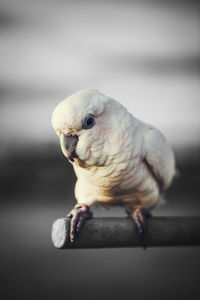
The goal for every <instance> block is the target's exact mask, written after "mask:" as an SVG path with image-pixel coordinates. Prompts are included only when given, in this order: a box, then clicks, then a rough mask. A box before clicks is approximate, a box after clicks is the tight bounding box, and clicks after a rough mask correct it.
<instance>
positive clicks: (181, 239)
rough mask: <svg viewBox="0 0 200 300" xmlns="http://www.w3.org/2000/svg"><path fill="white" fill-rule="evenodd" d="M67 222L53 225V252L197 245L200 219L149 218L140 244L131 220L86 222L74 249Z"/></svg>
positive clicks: (199, 239)
mask: <svg viewBox="0 0 200 300" xmlns="http://www.w3.org/2000/svg"><path fill="white" fill-rule="evenodd" d="M69 231H70V219H69V218H60V219H58V220H56V221H55V222H54V223H53V226H52V241H53V244H54V246H55V247H56V248H59V249H66V248H69V249H70V248H104V247H110V248H113V247H144V243H145V246H146V247H166V246H198V245H200V217H151V218H149V219H148V220H147V233H146V236H145V240H144V241H142V240H141V238H140V236H139V234H138V232H137V229H136V226H135V224H134V222H133V220H131V219H128V218H93V219H91V220H88V221H86V223H85V224H84V225H83V228H82V229H81V232H80V234H79V236H78V239H77V240H76V241H75V243H74V244H73V245H71V244H70V240H69Z"/></svg>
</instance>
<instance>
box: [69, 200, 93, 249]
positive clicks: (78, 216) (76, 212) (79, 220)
mask: <svg viewBox="0 0 200 300" xmlns="http://www.w3.org/2000/svg"><path fill="white" fill-rule="evenodd" d="M67 217H68V218H71V228H70V241H71V243H72V244H73V243H74V242H75V240H76V239H77V236H78V234H79V232H80V229H81V227H82V225H83V224H84V223H85V221H86V220H88V219H91V218H92V212H91V211H90V209H89V206H88V205H87V204H83V203H78V204H76V205H75V206H74V208H73V209H72V210H71V211H70V213H69V214H68V215H67Z"/></svg>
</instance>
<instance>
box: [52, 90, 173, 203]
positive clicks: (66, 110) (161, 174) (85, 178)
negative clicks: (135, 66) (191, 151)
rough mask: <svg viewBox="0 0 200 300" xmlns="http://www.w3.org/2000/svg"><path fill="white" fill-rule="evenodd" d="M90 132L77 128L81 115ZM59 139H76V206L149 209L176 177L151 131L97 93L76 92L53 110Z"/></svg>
mask: <svg viewBox="0 0 200 300" xmlns="http://www.w3.org/2000/svg"><path fill="white" fill-rule="evenodd" d="M88 113H89V114H93V115H94V116H95V120H96V124H95V126H94V127H92V128H90V129H88V130H84V129H82V120H83V118H84V116H85V115H86V114H88ZM52 123H53V127H54V129H55V131H56V132H57V134H58V135H60V133H64V134H66V135H71V134H72V135H77V136H78V144H77V147H76V153H77V154H78V157H79V158H77V159H75V162H74V163H73V167H74V170H75V173H76V176H77V183H76V187H75V196H76V199H77V201H78V202H79V203H85V204H88V205H92V204H95V203H100V204H103V205H112V204H113V205H114V204H115V203H120V204H121V205H124V206H125V207H126V206H131V207H133V208H134V207H144V208H148V209H151V208H153V207H154V206H155V205H156V204H158V203H159V202H160V200H161V196H162V193H163V191H164V190H165V189H166V188H167V187H168V186H169V184H170V182H171V180H172V178H173V176H174V173H175V160H174V155H173V151H172V149H171V146H170V145H169V144H168V143H167V141H166V140H165V138H164V137H163V135H162V134H161V133H160V132H159V131H158V130H157V129H155V128H153V127H152V126H149V125H147V124H145V123H143V122H141V121H139V120H137V119H136V118H134V117H133V116H132V115H131V114H130V113H129V112H128V111H127V110H126V109H125V108H124V107H123V106H122V105H121V104H120V103H119V102H117V101H115V100H113V99H111V98H109V97H107V96H105V95H103V94H101V93H100V92H98V91H96V90H84V91H80V92H78V93H76V94H74V95H72V96H70V97H68V98H67V99H65V100H64V101H63V102H61V103H60V104H59V105H58V106H57V107H56V108H55V110H54V112H53V116H52Z"/></svg>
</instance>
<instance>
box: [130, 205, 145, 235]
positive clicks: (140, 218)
mask: <svg viewBox="0 0 200 300" xmlns="http://www.w3.org/2000/svg"><path fill="white" fill-rule="evenodd" d="M146 217H147V213H146V211H145V209H142V208H136V209H134V211H133V212H132V218H133V220H134V222H135V224H136V226H137V230H138V232H139V234H140V236H141V237H142V239H143V238H144V237H145V234H146Z"/></svg>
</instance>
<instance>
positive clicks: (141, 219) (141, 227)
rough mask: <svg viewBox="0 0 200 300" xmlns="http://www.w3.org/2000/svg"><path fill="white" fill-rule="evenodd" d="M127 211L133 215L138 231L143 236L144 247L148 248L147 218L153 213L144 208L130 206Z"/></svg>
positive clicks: (129, 215) (130, 215) (129, 214)
mask: <svg viewBox="0 0 200 300" xmlns="http://www.w3.org/2000/svg"><path fill="white" fill-rule="evenodd" d="M126 213H127V214H128V217H131V218H132V219H133V220H134V222H135V225H136V227H137V231H138V233H139V235H140V237H141V241H142V245H143V248H144V249H145V248H146V241H145V238H146V232H147V224H146V219H147V218H148V217H151V213H150V212H149V211H147V210H146V209H144V208H135V209H133V208H128V209H127V210H126Z"/></svg>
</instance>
